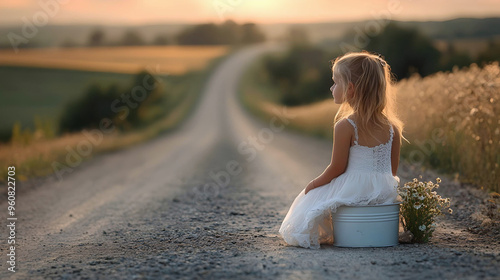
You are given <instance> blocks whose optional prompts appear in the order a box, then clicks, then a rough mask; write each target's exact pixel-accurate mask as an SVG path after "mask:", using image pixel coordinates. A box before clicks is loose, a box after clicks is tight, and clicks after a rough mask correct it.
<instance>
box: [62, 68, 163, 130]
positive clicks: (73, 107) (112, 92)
mask: <svg viewBox="0 0 500 280" xmlns="http://www.w3.org/2000/svg"><path fill="white" fill-rule="evenodd" d="M125 95H126V96H128V99H127V100H128V102H125V101H123V96H125ZM166 98H167V97H166V95H165V92H164V91H163V90H162V88H161V87H160V84H159V82H158V80H157V79H156V78H155V77H154V76H153V75H151V74H150V73H148V72H147V71H141V72H139V73H138V74H136V75H135V76H134V78H133V81H132V83H131V85H130V87H127V88H126V89H125V90H122V89H121V88H120V87H119V86H118V85H117V84H112V85H110V86H109V87H108V88H104V87H103V86H102V85H100V84H92V85H91V86H89V87H88V88H87V90H86V92H85V94H84V95H82V96H81V97H80V98H78V99H76V100H73V101H72V102H70V103H68V104H67V105H66V106H65V108H64V111H63V114H62V116H61V118H60V121H59V131H60V132H73V131H80V130H82V129H84V128H98V127H99V125H100V123H101V120H102V119H104V118H109V119H111V120H113V124H114V125H115V126H116V127H117V128H119V129H121V130H128V129H133V128H136V127H139V126H143V125H146V124H148V123H150V122H152V121H154V120H156V119H158V118H159V117H161V116H163V115H165V114H166V113H167V112H166V110H165V102H166V100H167V99H166ZM117 102H118V103H117Z"/></svg>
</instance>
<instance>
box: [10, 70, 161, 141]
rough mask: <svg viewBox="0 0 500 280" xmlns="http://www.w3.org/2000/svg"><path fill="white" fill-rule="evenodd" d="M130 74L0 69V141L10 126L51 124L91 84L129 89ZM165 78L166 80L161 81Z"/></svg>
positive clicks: (56, 120)
mask: <svg viewBox="0 0 500 280" xmlns="http://www.w3.org/2000/svg"><path fill="white" fill-rule="evenodd" d="M133 76H134V75H132V74H121V73H106V72H90V71H80V70H63V69H51V68H35V67H14V66H1V67H0V141H7V140H8V137H9V135H10V133H11V130H12V125H13V124H14V123H15V122H16V121H20V122H21V125H22V127H23V128H31V129H32V128H34V116H35V115H36V116H39V117H41V118H43V119H49V120H51V122H52V123H53V124H56V123H57V122H58V120H59V116H60V114H61V112H62V109H63V108H64V106H65V104H67V103H68V102H70V101H71V100H74V99H76V98H78V97H79V96H81V95H82V94H84V93H85V91H86V89H87V87H88V86H90V85H91V84H95V83H98V84H101V85H103V86H105V87H107V86H108V85H111V84H114V83H116V84H118V85H120V86H121V87H126V86H128V85H129V84H130V83H131V81H132V79H133ZM164 79H166V78H164Z"/></svg>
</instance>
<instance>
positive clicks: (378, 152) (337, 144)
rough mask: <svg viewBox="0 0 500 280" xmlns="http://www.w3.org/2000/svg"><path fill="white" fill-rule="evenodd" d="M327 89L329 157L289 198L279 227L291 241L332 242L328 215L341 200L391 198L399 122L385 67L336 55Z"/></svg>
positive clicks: (363, 56)
mask: <svg viewBox="0 0 500 280" xmlns="http://www.w3.org/2000/svg"><path fill="white" fill-rule="evenodd" d="M332 72H333V76H332V79H333V86H332V87H331V88H330V89H331V91H332V95H333V98H334V101H335V103H336V104H341V106H340V109H339V111H338V112H337V114H336V116H335V127H334V142H333V151H332V159H331V162H330V164H329V165H328V167H327V168H326V169H325V171H324V172H323V173H322V174H321V175H319V176H318V177H317V178H315V179H314V180H312V181H311V182H310V183H309V184H308V185H307V187H306V188H305V189H304V190H303V191H301V192H300V194H299V195H298V196H297V197H296V198H295V200H294V201H293V203H292V206H291V207H290V210H289V211H288V213H287V215H286V217H285V219H284V220H283V223H282V225H281V227H280V229H279V232H280V234H281V236H282V237H283V239H284V240H285V242H286V243H288V244H289V245H293V246H300V247H305V248H312V249H319V248H320V244H333V241H334V240H333V223H332V215H334V213H335V212H336V209H337V208H338V207H339V206H341V205H379V204H390V203H394V202H397V196H398V194H397V189H396V187H397V186H398V184H399V177H397V176H396V172H397V169H398V165H399V149H400V145H401V138H402V136H401V131H402V130H403V123H402V122H401V121H400V120H399V119H398V118H397V116H396V115H395V112H394V108H393V105H394V104H393V103H394V97H393V93H392V91H391V71H390V67H389V65H388V64H387V62H386V61H385V60H384V59H382V58H381V57H379V56H377V55H373V54H370V53H368V52H365V51H363V52H357V53H348V54H346V55H344V56H341V57H338V58H337V59H336V60H335V62H334V65H333V67H332Z"/></svg>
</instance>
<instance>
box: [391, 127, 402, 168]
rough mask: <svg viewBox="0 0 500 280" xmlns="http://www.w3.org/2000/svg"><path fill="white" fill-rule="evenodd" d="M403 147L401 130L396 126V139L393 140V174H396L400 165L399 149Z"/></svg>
mask: <svg viewBox="0 0 500 280" xmlns="http://www.w3.org/2000/svg"><path fill="white" fill-rule="evenodd" d="M400 148H401V134H400V133H399V130H398V129H397V128H396V127H394V139H393V140H392V148H391V166H392V176H396V173H397V172H398V166H399V151H400Z"/></svg>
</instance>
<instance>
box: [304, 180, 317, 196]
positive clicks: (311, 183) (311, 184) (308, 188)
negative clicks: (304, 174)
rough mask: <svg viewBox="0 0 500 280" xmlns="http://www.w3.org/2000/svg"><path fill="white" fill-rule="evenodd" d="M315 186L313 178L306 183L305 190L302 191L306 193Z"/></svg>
mask: <svg viewBox="0 0 500 280" xmlns="http://www.w3.org/2000/svg"><path fill="white" fill-rule="evenodd" d="M315 188H316V187H315V186H314V180H312V181H311V182H309V184H307V187H306V190H305V191H304V195H306V194H307V193H308V192H309V191H311V190H313V189H315Z"/></svg>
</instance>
